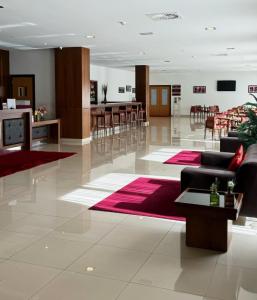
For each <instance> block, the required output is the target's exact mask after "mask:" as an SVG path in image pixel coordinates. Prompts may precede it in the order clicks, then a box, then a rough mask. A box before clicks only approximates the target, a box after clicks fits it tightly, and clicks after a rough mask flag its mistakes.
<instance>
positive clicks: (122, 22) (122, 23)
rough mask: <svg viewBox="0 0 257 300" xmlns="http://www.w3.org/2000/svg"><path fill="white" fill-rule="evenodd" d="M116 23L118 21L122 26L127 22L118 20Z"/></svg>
mask: <svg viewBox="0 0 257 300" xmlns="http://www.w3.org/2000/svg"><path fill="white" fill-rule="evenodd" d="M118 23H119V24H120V25H122V26H125V25H126V24H127V22H126V21H118Z"/></svg>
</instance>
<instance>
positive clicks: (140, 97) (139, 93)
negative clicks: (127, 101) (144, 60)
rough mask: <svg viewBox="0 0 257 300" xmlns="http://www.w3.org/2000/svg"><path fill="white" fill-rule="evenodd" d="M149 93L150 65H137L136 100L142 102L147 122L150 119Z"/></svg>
mask: <svg viewBox="0 0 257 300" xmlns="http://www.w3.org/2000/svg"><path fill="white" fill-rule="evenodd" d="M149 93H150V90H149V66H143V65H142V66H136V100H137V101H139V102H142V104H143V108H144V109H145V110H146V122H148V121H149V106H150V94H149Z"/></svg>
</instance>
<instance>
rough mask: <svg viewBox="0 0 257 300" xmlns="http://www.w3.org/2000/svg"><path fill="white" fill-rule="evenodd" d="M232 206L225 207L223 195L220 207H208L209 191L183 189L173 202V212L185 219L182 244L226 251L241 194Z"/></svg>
mask: <svg viewBox="0 0 257 300" xmlns="http://www.w3.org/2000/svg"><path fill="white" fill-rule="evenodd" d="M235 198H236V201H235V206H234V207H225V205H224V193H220V205H219V206H215V207H214V206H211V205H210V191H207V190H197V189H187V190H185V191H184V192H183V193H182V194H181V195H180V196H179V198H178V199H177V200H176V201H175V205H176V208H177V211H178V213H179V214H181V215H182V216H184V217H186V245H187V246H189V247H197V248H205V249H211V250H216V251H223V252H226V251H227V249H228V245H229V243H230V240H231V230H230V229H231V228H230V227H231V225H232V220H237V218H238V216H239V213H240V209H241V206H242V200H243V194H240V193H238V194H236V196H235Z"/></svg>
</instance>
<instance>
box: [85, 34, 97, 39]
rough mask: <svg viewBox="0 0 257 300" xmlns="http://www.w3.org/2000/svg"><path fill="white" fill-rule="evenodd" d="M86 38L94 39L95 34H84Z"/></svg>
mask: <svg viewBox="0 0 257 300" xmlns="http://www.w3.org/2000/svg"><path fill="white" fill-rule="evenodd" d="M86 38H87V39H95V35H94V34H89V35H87V36H86Z"/></svg>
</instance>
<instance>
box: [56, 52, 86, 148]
mask: <svg viewBox="0 0 257 300" xmlns="http://www.w3.org/2000/svg"><path fill="white" fill-rule="evenodd" d="M55 88H56V114H57V117H58V118H60V119H61V137H62V139H64V140H66V141H67V142H68V141H70V142H71V143H73V142H75V143H78V144H83V143H87V142H89V141H90V50H89V49H86V48H82V47H75V48H63V49H56V50H55ZM73 140H74V141H73Z"/></svg>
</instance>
